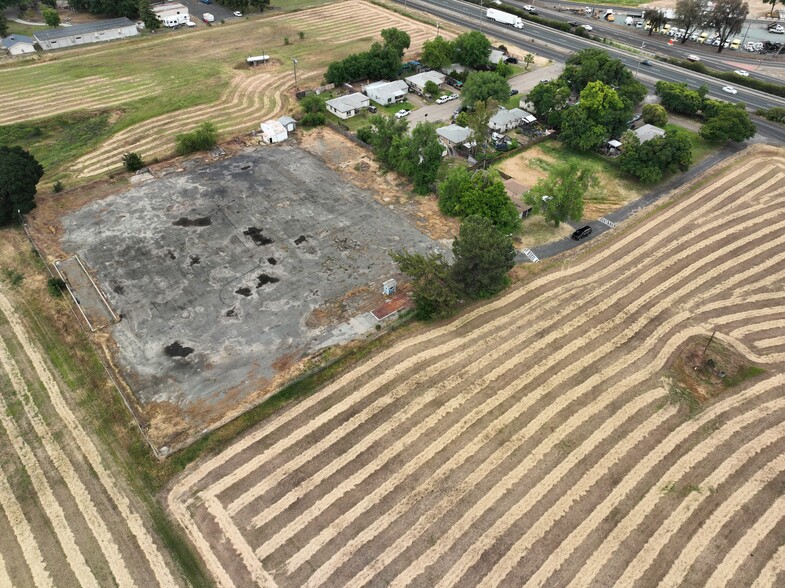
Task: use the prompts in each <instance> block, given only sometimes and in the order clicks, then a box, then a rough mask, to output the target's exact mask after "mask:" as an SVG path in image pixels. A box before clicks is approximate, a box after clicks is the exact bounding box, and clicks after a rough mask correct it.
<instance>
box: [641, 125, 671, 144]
mask: <svg viewBox="0 0 785 588" xmlns="http://www.w3.org/2000/svg"><path fill="white" fill-rule="evenodd" d="M633 133H635V136H636V137H638V139H639V140H640V142H641V143H645V142H646V141H649V140H651V139H655V138H657V137H662V136H664V135H665V131H664V130H663V129H661V128H660V127H655V126H654V125H643V126H642V127H640V128H638V129H635V130H634V131H633Z"/></svg>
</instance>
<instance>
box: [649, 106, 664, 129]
mask: <svg viewBox="0 0 785 588" xmlns="http://www.w3.org/2000/svg"><path fill="white" fill-rule="evenodd" d="M643 122H645V123H646V124H647V125H654V126H656V127H664V126H665V125H667V124H668V113H667V112H666V111H665V108H663V107H662V106H660V105H659V104H646V105H644V107H643Z"/></svg>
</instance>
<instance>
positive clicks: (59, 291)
mask: <svg viewBox="0 0 785 588" xmlns="http://www.w3.org/2000/svg"><path fill="white" fill-rule="evenodd" d="M46 290H47V291H48V292H49V295H50V296H51V297H52V298H61V297H62V296H63V290H65V282H64V281H63V280H61V279H60V278H55V277H52V278H49V279H48V280H47V281H46Z"/></svg>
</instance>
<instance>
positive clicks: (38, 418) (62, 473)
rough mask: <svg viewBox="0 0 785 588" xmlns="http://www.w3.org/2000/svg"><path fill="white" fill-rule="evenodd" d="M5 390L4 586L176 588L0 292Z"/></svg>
mask: <svg viewBox="0 0 785 588" xmlns="http://www.w3.org/2000/svg"><path fill="white" fill-rule="evenodd" d="M0 390H2V395H0V435H1V436H2V444H1V448H0V470H1V471H0V586H95V587H98V586H113V585H118V586H153V585H156V586H176V585H179V584H180V583H181V582H180V579H179V572H176V571H175V572H173V571H172V568H171V566H172V564H171V563H170V562H169V559H168V556H166V555H164V553H165V552H164V551H163V550H162V549H161V548H160V546H159V544H158V540H157V539H156V538H155V534H154V532H153V531H152V530H151V529H150V528H149V527H150V525H149V524H148V522H146V520H145V517H144V516H143V515H142V514H141V512H140V510H139V508H138V505H137V503H136V501H135V500H134V499H133V497H132V495H131V494H130V492H129V490H128V489H127V487H126V486H125V484H124V483H123V482H122V481H121V480H120V479H118V478H117V477H116V476H115V475H114V474H113V471H112V468H111V467H110V466H109V465H108V464H107V463H106V461H105V459H104V458H103V457H102V455H101V453H100V452H99V450H98V447H97V446H96V445H95V444H94V443H93V441H92V439H91V437H90V436H89V435H88V434H87V433H86V431H85V429H84V428H83V426H82V425H81V424H80V422H79V420H78V419H77V416H76V414H75V413H74V412H73V411H72V410H71V408H70V407H69V404H68V402H67V401H66V397H65V396H64V394H63V391H62V390H61V388H60V386H59V384H58V382H57V380H56V379H55V377H54V376H53V374H52V372H51V371H50V370H49V367H48V366H47V364H46V363H45V361H44V360H43V358H42V356H41V353H40V351H39V350H38V348H37V347H36V345H35V344H34V343H33V342H32V339H31V337H30V335H29V334H28V332H27V330H26V329H25V327H24V325H23V323H22V322H21V320H20V318H19V316H18V315H17V313H16V311H15V310H14V309H13V307H12V305H11V303H10V302H9V300H8V298H7V297H6V295H5V293H4V292H2V291H0Z"/></svg>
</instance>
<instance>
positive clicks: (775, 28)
mask: <svg viewBox="0 0 785 588" xmlns="http://www.w3.org/2000/svg"><path fill="white" fill-rule="evenodd" d="M769 32H770V33H774V34H775V35H782V34H785V28H783V26H782V25H779V24H774V23H771V24H770V25H769Z"/></svg>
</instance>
